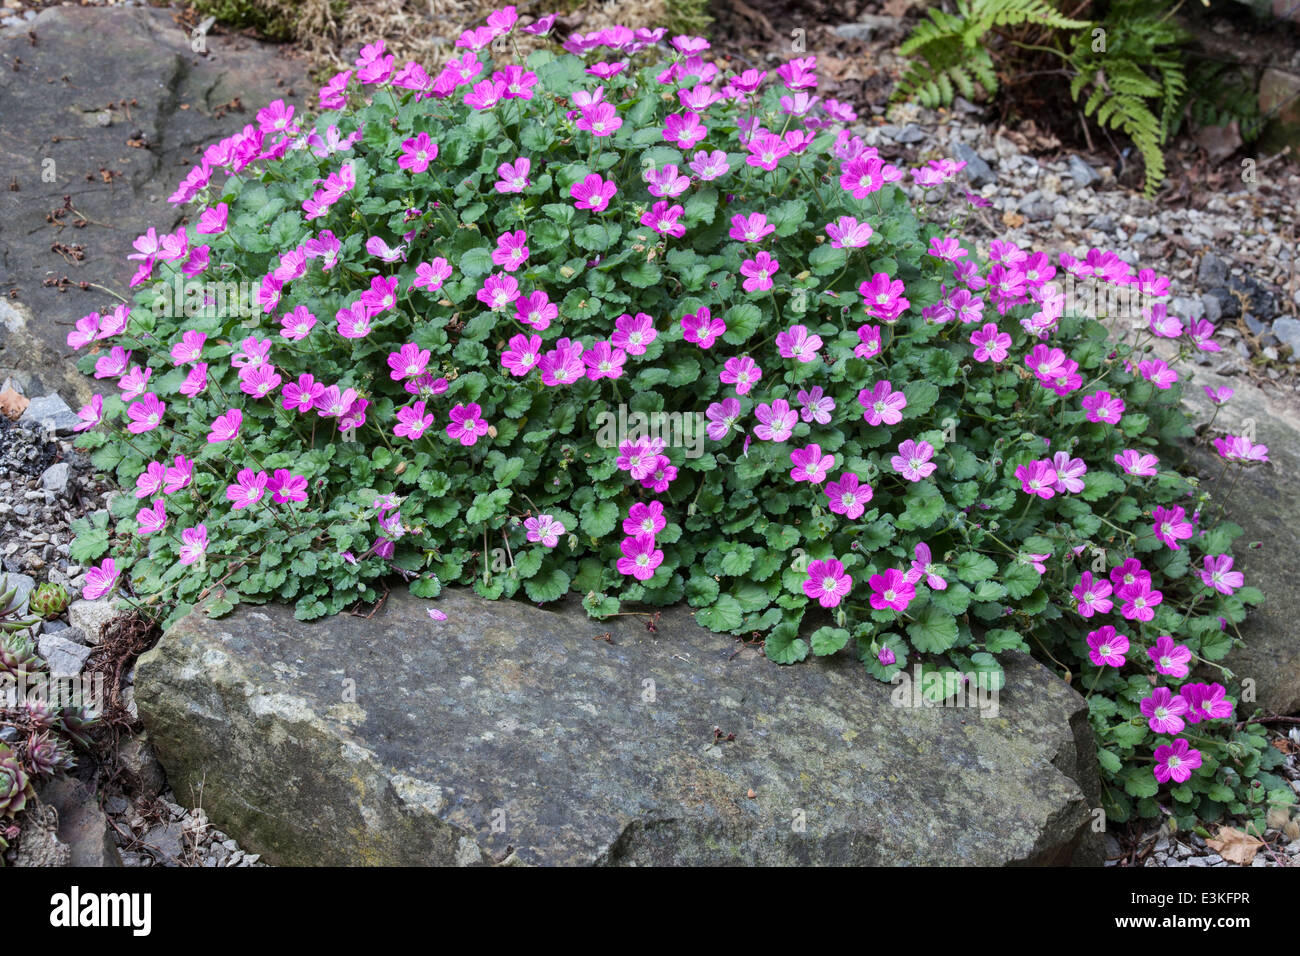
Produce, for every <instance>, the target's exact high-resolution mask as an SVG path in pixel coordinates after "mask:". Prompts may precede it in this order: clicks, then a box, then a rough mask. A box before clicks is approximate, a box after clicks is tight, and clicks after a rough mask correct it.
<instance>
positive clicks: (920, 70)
mask: <svg viewBox="0 0 1300 956" xmlns="http://www.w3.org/2000/svg"><path fill="white" fill-rule="evenodd" d="M1068 6H1070V7H1071V15H1070V16H1066V15H1064V14H1063V13H1062V12H1061V11H1060V10H1059V9H1057V7H1055V6H1053V5H1052V4H1051V3H1048V2H1047V0H958V3H957V12H956V13H948V12H946V11H944V10H942V9H939V8H937V7H936V8H931V9H930V10H929V11H928V13H929V19H926V20H922V21H921V22H920V23H918V24H917V26H916V28H915V30H913V32H912V34H911V36H909V37H908V38H907V40H906V41H904V43H903V45H902V46H901V47H900V52H901V53H902V54H903V55H904V56H909V57H915V59H914V60H913V62H912V63H911V65H910V66H909V68H908V70H907V72H906V73H905V74H904V75H903V78H902V79H901V80H900V81H899V85H898V89H897V91H896V95H897V96H899V97H904V98H913V99H916V100H918V101H919V102H921V103H923V104H924V105H926V106H931V107H934V106H939V105H948V104H951V103H952V101H953V98H954V97H955V96H956V95H957V94H958V93H960V94H961V95H962V96H964V97H966V98H967V99H975V98H976V97H977V95H978V94H979V93H980V92H983V93H984V94H986V95H989V96H992V95H994V94H995V93H997V91H998V71H999V69H1001V70H1003V71H1005V72H1006V73H1009V74H1011V75H1013V76H1014V75H1015V74H1017V73H1022V72H1030V73H1031V75H1037V74H1039V73H1042V72H1051V71H1050V70H1047V71H1042V70H1037V69H1035V66H1036V64H1035V62H1034V61H1033V58H1035V57H1038V58H1039V59H1041V56H1040V54H1043V53H1047V54H1051V55H1052V57H1053V58H1054V59H1055V62H1047V63H1045V64H1044V65H1045V66H1048V67H1055V68H1057V69H1060V68H1064V70H1065V71H1066V72H1067V73H1068V74H1069V76H1070V81H1069V95H1070V98H1071V99H1072V100H1073V101H1074V102H1075V103H1077V104H1078V105H1079V107H1080V109H1081V110H1082V113H1083V115H1084V116H1085V117H1087V118H1088V119H1090V120H1092V121H1093V122H1094V123H1096V124H1097V125H1098V126H1099V127H1102V128H1103V129H1111V130H1115V131H1117V132H1119V133H1122V134H1123V135H1124V136H1127V137H1128V138H1129V139H1130V140H1132V142H1133V145H1134V146H1136V147H1137V149H1138V152H1139V153H1140V154H1141V156H1142V160H1143V163H1144V164H1145V167H1146V193H1147V195H1148V196H1151V195H1154V194H1155V192H1156V190H1157V189H1158V188H1159V187H1160V183H1161V181H1162V180H1163V179H1164V176H1165V160H1164V154H1163V148H1164V145H1165V143H1166V141H1167V140H1168V138H1169V137H1170V136H1171V135H1173V134H1174V133H1176V132H1177V131H1178V129H1179V128H1180V127H1181V125H1182V122H1183V117H1184V115H1185V114H1187V113H1189V112H1190V114H1191V115H1192V116H1193V117H1194V118H1195V119H1196V121H1197V122H1199V123H1202V124H1226V123H1228V122H1230V121H1231V120H1234V119H1237V120H1240V122H1241V131H1242V136H1243V137H1244V138H1245V139H1246V140H1248V141H1249V140H1251V139H1254V138H1255V137H1256V136H1258V134H1259V132H1260V129H1261V122H1260V116H1259V110H1258V105H1257V103H1256V102H1255V99H1254V96H1253V92H1252V90H1251V89H1250V88H1249V84H1247V83H1246V82H1245V81H1244V79H1243V77H1242V75H1241V74H1240V73H1239V72H1238V71H1236V70H1234V69H1232V68H1231V67H1229V66H1227V65H1225V64H1223V63H1216V62H1213V61H1203V60H1195V61H1192V60H1191V59H1190V48H1189V41H1190V37H1189V35H1188V34H1187V32H1186V31H1185V30H1183V29H1182V28H1180V27H1179V26H1178V25H1177V24H1176V23H1175V22H1173V20H1171V19H1170V17H1171V11H1170V9H1169V5H1168V4H1167V3H1163V2H1159V0H1104V2H1093V3H1084V4H1069V5H1068ZM1085 8H1088V9H1087V10H1085ZM1080 12H1092V13H1093V14H1094V16H1095V19H1075V17H1077V16H1078V15H1079V13H1080ZM995 54H996V59H995Z"/></svg>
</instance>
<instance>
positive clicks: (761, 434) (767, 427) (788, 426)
mask: <svg viewBox="0 0 1300 956" xmlns="http://www.w3.org/2000/svg"><path fill="white" fill-rule="evenodd" d="M737 411H739V406H737ZM754 417H755V418H757V419H758V421H759V423H760V424H758V425H756V426H754V437H755V438H757V439H759V440H760V441H785V440H786V439H787V438H789V437H790V435H791V434H792V433H793V431H794V426H795V424H796V423H797V422H798V421H799V416H798V414H797V413H796V412H795V411H794V410H793V409H792V408H791V407H790V403H789V402H787V401H786V400H785V399H784V398H777V399H773V400H772V402H771V403H770V404H769V403H767V402H764V403H762V404H760V405H759V406H758V407H757V408H756V409H754Z"/></svg>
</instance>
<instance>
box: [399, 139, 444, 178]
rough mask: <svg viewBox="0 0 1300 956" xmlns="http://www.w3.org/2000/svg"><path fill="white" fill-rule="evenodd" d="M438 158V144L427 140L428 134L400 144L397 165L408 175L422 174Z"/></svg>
mask: <svg viewBox="0 0 1300 956" xmlns="http://www.w3.org/2000/svg"><path fill="white" fill-rule="evenodd" d="M437 158H438V144H437V143H435V142H433V140H431V139H429V134H428V133H421V134H420V135H419V136H415V137H412V138H411V139H408V140H404V141H403V142H402V155H401V156H400V157H398V159H397V165H398V166H400V167H401V168H402V169H405V170H406V171H407V172H410V173H422V172H424V171H425V170H426V169H428V168H429V163H431V162H432V161H433V160H435V159H437Z"/></svg>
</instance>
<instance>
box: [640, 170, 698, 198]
mask: <svg viewBox="0 0 1300 956" xmlns="http://www.w3.org/2000/svg"><path fill="white" fill-rule="evenodd" d="M644 178H645V181H646V182H647V183H648V184H649V187H648V188H649V190H650V195H651V196H656V197H658V198H661V199H673V198H675V197H677V196H680V195H681V194H682V193H684V192H686V190H687V189H689V188H690V185H691V180H690V177H688V176H683V175H681V174H680V173H679V172H678V171H677V167H676V166H675V165H673V164H672V163H669V164H667V165H665V166H663V167H662V168H655V167H654V166H650V167H648V168H647V169H646V171H645V175H644Z"/></svg>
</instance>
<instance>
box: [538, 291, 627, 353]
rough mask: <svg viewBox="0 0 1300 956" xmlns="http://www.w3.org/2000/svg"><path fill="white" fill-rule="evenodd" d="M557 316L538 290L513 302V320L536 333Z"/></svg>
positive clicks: (558, 313)
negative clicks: (534, 330)
mask: <svg viewBox="0 0 1300 956" xmlns="http://www.w3.org/2000/svg"><path fill="white" fill-rule="evenodd" d="M559 315H560V307H559V306H558V305H556V304H555V303H553V302H552V301H551V300H550V298H548V297H547V295H546V293H545V292H543V291H541V290H540V289H538V290H537V291H535V292H530V293H529V294H528V295H521V296H520V297H519V298H518V299H516V300H515V318H516V319H518V320H519V321H520V322H521V323H523V324H524V325H527V326H530V327H532V328H534V329H536V330H537V331H538V332H542V331H544V330H545V329H547V328H549V327H550V325H551V322H553V321H554V320H555V319H557V318H559ZM615 344H617V343H615ZM634 354H639V353H634Z"/></svg>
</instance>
